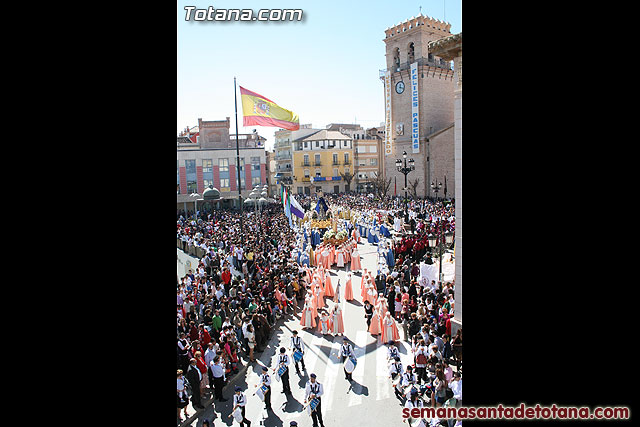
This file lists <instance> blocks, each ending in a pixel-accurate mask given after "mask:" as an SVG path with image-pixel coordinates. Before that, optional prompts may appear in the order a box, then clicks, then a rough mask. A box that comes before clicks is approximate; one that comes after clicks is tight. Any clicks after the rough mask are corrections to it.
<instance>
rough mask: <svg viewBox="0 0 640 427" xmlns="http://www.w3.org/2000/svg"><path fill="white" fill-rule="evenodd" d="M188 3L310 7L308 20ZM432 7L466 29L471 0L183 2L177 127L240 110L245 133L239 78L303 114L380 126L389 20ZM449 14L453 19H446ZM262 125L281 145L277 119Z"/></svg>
mask: <svg viewBox="0 0 640 427" xmlns="http://www.w3.org/2000/svg"><path fill="white" fill-rule="evenodd" d="M185 6H196V7H197V8H202V9H206V8H207V7H209V6H212V7H214V8H215V9H253V11H254V13H257V11H258V10H260V9H276V8H287V9H302V10H303V11H304V14H303V21H301V22H258V21H256V22H240V21H238V22H235V21H231V22H217V21H216V22H206V21H204V22H194V21H189V22H187V21H185V15H186V12H185V10H184V7H185ZM420 6H422V14H423V15H427V16H430V17H432V18H437V19H440V20H446V21H447V22H449V23H450V24H451V33H452V34H456V33H459V32H461V31H462V0H428V1H427V0H415V1H405V0H391V1H378V0H375V1H361V0H358V1H351V2H349V1H334V0H327V1H318V0H314V1H311V0H284V1H283V0H260V1H254V0H225V1H215V2H214V1H213V0H210V1H199V0H198V1H195V0H179V1H178V10H177V20H178V21H177V37H178V52H177V59H178V63H177V67H178V93H177V102H178V104H177V112H178V117H177V132H180V131H181V130H183V129H184V128H185V127H186V126H195V125H197V122H198V118H199V117H200V118H202V119H203V120H224V118H225V117H230V118H231V122H232V126H231V133H235V113H234V91H233V78H234V76H235V77H236V78H237V82H238V85H241V86H243V87H245V88H247V89H249V90H252V91H254V92H257V93H259V94H261V95H263V96H266V97H267V98H269V99H271V100H272V101H274V102H276V103H277V104H278V105H280V106H282V107H284V108H287V109H289V110H292V111H294V112H295V113H297V114H298V115H299V116H300V123H301V124H302V123H312V124H313V126H314V127H324V126H326V125H327V124H329V123H354V122H355V123H359V124H361V125H362V126H363V127H373V126H378V125H379V124H380V122H382V121H384V94H383V87H382V82H381V81H380V79H379V76H378V71H379V70H381V69H383V68H385V56H384V54H385V49H384V42H383V41H382V40H383V38H384V30H385V29H386V28H387V27H391V26H394V25H396V24H397V23H399V22H401V21H404V20H405V19H408V18H411V17H412V16H416V15H418V13H419V12H420V9H419V7H420ZM445 17H446V19H445ZM238 108H239V110H238V126H239V128H238V129H239V132H240V133H250V132H251V131H252V129H254V128H255V129H257V131H258V133H259V134H260V135H262V136H264V137H266V138H267V148H270V147H271V146H272V145H273V133H274V132H275V131H276V130H277V128H270V127H261V126H258V127H255V126H252V127H248V128H244V127H243V126H242V108H241V105H240V98H239V93H238Z"/></svg>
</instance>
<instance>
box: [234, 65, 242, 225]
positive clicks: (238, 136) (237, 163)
mask: <svg viewBox="0 0 640 427" xmlns="http://www.w3.org/2000/svg"><path fill="white" fill-rule="evenodd" d="M233 98H234V100H235V104H236V169H238V203H240V233H242V231H243V230H244V227H243V224H242V215H244V209H243V206H242V205H243V203H242V181H241V180H240V146H239V143H238V140H239V139H240V135H238V90H237V89H236V78H235V77H234V78H233Z"/></svg>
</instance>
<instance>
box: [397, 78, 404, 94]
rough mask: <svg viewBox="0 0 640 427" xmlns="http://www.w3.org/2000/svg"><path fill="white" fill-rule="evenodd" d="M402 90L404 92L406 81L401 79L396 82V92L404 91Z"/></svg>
mask: <svg viewBox="0 0 640 427" xmlns="http://www.w3.org/2000/svg"><path fill="white" fill-rule="evenodd" d="M402 92H404V82H403V81H399V82H398V83H396V93H402Z"/></svg>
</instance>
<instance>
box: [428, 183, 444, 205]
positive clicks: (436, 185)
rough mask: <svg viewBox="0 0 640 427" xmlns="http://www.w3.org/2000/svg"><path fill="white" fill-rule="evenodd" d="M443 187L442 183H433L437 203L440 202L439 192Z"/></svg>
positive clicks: (432, 187)
mask: <svg viewBox="0 0 640 427" xmlns="http://www.w3.org/2000/svg"><path fill="white" fill-rule="evenodd" d="M441 187H442V183H441V182H437V181H436V182H433V181H432V182H431V189H432V190H433V192H434V193H436V202H437V201H438V191H440V188H441Z"/></svg>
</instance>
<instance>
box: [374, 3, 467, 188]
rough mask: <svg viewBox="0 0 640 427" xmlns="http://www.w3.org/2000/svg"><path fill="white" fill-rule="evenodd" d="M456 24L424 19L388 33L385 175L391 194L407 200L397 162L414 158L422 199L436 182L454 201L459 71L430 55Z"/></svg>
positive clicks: (383, 73)
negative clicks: (431, 44) (456, 81)
mask: <svg viewBox="0 0 640 427" xmlns="http://www.w3.org/2000/svg"><path fill="white" fill-rule="evenodd" d="M450 28H451V24H449V23H446V22H443V21H440V20H437V19H433V18H429V17H428V16H424V15H422V14H420V15H418V16H417V17H412V18H411V19H408V20H406V21H404V22H401V23H399V24H397V25H395V26H393V27H391V28H387V29H386V30H385V38H384V40H383V41H384V42H385V45H386V66H387V68H386V69H384V70H380V78H381V80H382V81H383V83H384V91H385V124H386V126H385V129H386V130H387V132H386V135H385V138H388V139H385V147H384V149H385V151H384V176H385V178H386V179H387V180H388V179H389V178H391V186H390V188H389V192H388V194H389V195H393V194H394V191H395V193H396V194H398V195H404V183H405V181H404V179H405V178H404V175H403V174H402V173H400V172H398V171H397V169H396V166H395V162H396V159H402V153H403V151H406V152H407V159H411V158H412V159H414V161H415V170H414V171H413V172H410V173H409V174H408V176H407V179H408V183H409V185H408V186H409V188H410V190H408V194H409V195H411V194H412V186H411V182H412V181H415V180H416V179H419V182H418V185H417V186H416V193H417V196H418V197H425V196H429V197H433V196H435V195H436V194H435V193H434V192H433V191H432V190H431V185H430V184H431V182H437V183H443V186H442V188H440V191H439V192H438V193H437V196H438V197H439V198H443V197H444V183H445V177H446V185H447V194H446V196H447V198H451V197H453V196H454V189H455V163H454V131H453V127H454V99H453V96H454V95H453V90H454V82H453V78H454V75H453V67H452V66H451V61H446V60H444V59H442V58H440V57H438V56H435V55H433V54H432V53H430V52H429V49H428V43H429V42H431V41H434V40H438V39H441V38H443V37H447V36H450V35H451V31H450Z"/></svg>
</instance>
